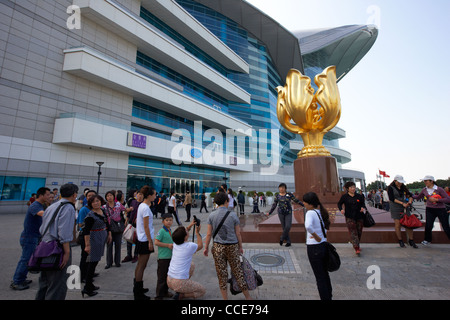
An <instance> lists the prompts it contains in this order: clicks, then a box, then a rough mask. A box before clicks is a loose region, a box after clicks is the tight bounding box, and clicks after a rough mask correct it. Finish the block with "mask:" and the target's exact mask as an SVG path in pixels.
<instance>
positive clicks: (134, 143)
mask: <svg viewBox="0 0 450 320" xmlns="http://www.w3.org/2000/svg"><path fill="white" fill-rule="evenodd" d="M127 146H129V147H134V148H139V149H146V148H147V137H146V136H143V135H141V134H137V133H133V132H128V139H127Z"/></svg>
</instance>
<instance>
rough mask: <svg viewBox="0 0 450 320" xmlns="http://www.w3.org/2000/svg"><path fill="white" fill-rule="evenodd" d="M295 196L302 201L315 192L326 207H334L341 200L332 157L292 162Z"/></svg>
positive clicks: (310, 158)
mask: <svg viewBox="0 0 450 320" xmlns="http://www.w3.org/2000/svg"><path fill="white" fill-rule="evenodd" d="M294 179H295V180H294V181H295V196H296V197H297V198H298V199H300V200H301V199H302V197H303V195H304V194H305V193H308V192H315V193H316V194H317V195H318V196H319V199H320V201H321V202H322V204H323V205H325V206H326V207H333V208H334V207H336V204H337V203H338V202H339V199H340V198H341V189H340V185H339V176H338V170H337V163H336V159H335V158H334V157H308V158H300V159H297V160H295V161H294Z"/></svg>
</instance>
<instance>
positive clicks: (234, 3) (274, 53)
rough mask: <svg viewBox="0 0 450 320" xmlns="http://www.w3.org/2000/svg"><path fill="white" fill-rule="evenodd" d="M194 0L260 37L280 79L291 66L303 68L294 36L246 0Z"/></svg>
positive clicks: (283, 77)
mask: <svg viewBox="0 0 450 320" xmlns="http://www.w3.org/2000/svg"><path fill="white" fill-rule="evenodd" d="M195 1H196V2H198V3H200V4H202V5H204V6H206V7H209V8H211V9H213V10H215V11H217V12H219V13H221V14H223V15H224V16H225V17H227V18H229V19H231V20H233V21H234V22H236V23H238V24H239V25H240V26H242V27H243V28H245V29H246V30H247V31H248V32H250V33H251V34H252V35H253V36H255V37H256V38H258V39H259V40H260V41H262V42H263V43H264V44H265V45H266V47H267V50H268V51H269V54H270V56H271V57H272V61H273V63H274V65H275V67H276V69H277V71H278V74H279V75H280V77H281V79H285V78H286V76H287V74H288V72H289V70H290V69H292V68H294V69H298V70H300V71H302V72H304V69H303V61H302V56H301V52H300V45H299V41H298V39H297V37H296V36H295V35H294V34H292V33H291V32H290V31H288V30H287V29H285V28H284V27H283V26H281V25H280V24H279V23H278V22H277V21H275V20H274V19H272V18H271V17H269V16H268V15H266V14H265V13H263V12H261V11H260V10H259V9H257V8H256V7H254V6H253V5H251V4H250V3H248V2H247V1H244V0H195Z"/></svg>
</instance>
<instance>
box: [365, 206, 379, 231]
mask: <svg viewBox="0 0 450 320" xmlns="http://www.w3.org/2000/svg"><path fill="white" fill-rule="evenodd" d="M363 224H364V228H370V227H373V226H374V225H376V223H375V220H374V219H373V217H372V215H371V214H370V212H369V211H367V210H366V213H365V215H364V222H363Z"/></svg>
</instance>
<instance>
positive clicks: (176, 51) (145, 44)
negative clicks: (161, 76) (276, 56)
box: [74, 0, 251, 104]
mask: <svg viewBox="0 0 450 320" xmlns="http://www.w3.org/2000/svg"><path fill="white" fill-rule="evenodd" d="M170 2H171V1H170ZM74 5H78V6H79V7H80V10H81V15H82V16H83V17H85V18H87V19H90V20H92V21H95V22H96V23H98V24H99V25H101V26H103V27H104V28H106V29H108V30H114V32H115V33H116V34H117V35H118V36H120V37H122V38H123V39H126V40H127V41H129V42H130V43H133V44H135V45H136V46H137V48H138V50H139V51H141V52H143V53H145V54H146V55H148V56H150V57H151V58H152V59H155V60H156V61H158V62H160V63H161V64H163V65H165V66H167V67H168V68H170V69H172V70H175V71H177V72H179V73H180V74H182V75H184V76H185V77H188V78H189V79H191V80H192V81H195V82H196V83H198V84H199V85H201V86H203V87H205V88H207V89H209V90H211V91H213V92H215V93H216V94H218V95H220V96H221V97H223V98H225V99H227V100H230V101H236V102H241V103H247V104H249V103H250V100H251V95H250V94H249V93H248V92H246V91H245V90H244V89H242V88H241V87H239V86H238V85H236V84H235V83H233V82H232V81H230V80H228V79H227V78H226V77H224V76H223V75H222V74H220V73H219V72H217V71H216V70H214V69H213V68H211V67H210V66H208V65H207V64H205V63H204V62H202V61H200V60H199V59H197V58H196V57H195V56H193V55H192V54H190V53H189V52H187V51H186V50H185V48H184V47H183V46H181V45H180V44H179V43H177V42H175V41H173V40H171V39H170V38H168V37H167V36H166V35H165V34H163V33H162V32H161V31H159V30H157V29H156V28H154V27H153V26H152V25H150V24H149V23H148V22H147V21H145V20H144V19H142V18H141V17H139V16H137V15H135V14H134V13H132V12H130V11H128V10H127V9H125V8H123V7H122V6H120V5H118V4H116V3H115V2H113V1H110V0H74ZM179 18H180V17H179ZM193 20H195V19H193V18H192V16H190V15H188V14H187V13H185V25H186V26H188V25H189V27H190V28H193V26H192V24H193V23H194V22H193ZM197 23H198V22H197ZM186 28H188V27H186ZM215 39H216V40H218V39H217V38H215ZM210 40H211V41H212V42H211V43H210V46H217V47H216V49H215V50H216V51H217V50H220V51H222V55H221V57H220V59H221V60H218V61H219V62H222V60H224V61H228V62H230V61H234V62H235V63H238V65H239V68H240V69H242V72H246V73H248V72H249V67H248V64H247V63H245V62H244V63H242V59H240V58H239V59H236V54H235V53H234V52H233V51H231V50H230V49H229V48H228V47H227V46H225V44H223V43H222V42H218V41H213V39H210ZM227 57H228V58H227ZM218 59H219V57H218ZM235 67H238V66H237V65H235Z"/></svg>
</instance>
